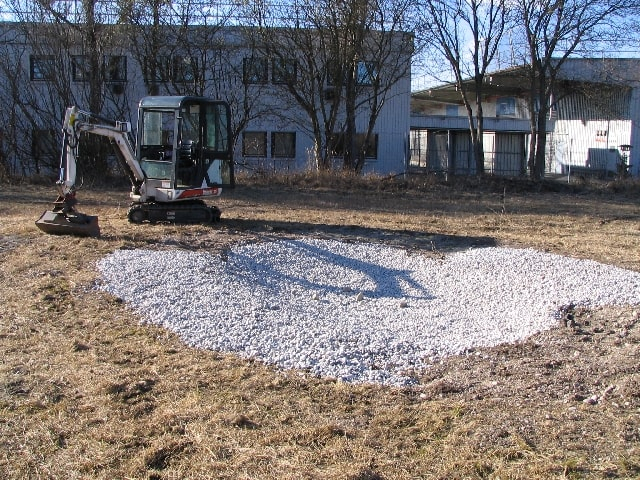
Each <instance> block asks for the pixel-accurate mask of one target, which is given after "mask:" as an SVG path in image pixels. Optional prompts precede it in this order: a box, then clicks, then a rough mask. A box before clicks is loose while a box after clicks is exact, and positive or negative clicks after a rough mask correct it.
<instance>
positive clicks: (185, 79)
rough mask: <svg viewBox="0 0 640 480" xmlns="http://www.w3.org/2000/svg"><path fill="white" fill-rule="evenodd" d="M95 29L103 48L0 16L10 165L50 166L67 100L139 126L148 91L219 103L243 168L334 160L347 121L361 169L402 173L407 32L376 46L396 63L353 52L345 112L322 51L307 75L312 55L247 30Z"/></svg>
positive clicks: (60, 30) (17, 169) (31, 169)
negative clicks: (277, 47) (276, 48)
mask: <svg viewBox="0 0 640 480" xmlns="http://www.w3.org/2000/svg"><path fill="white" fill-rule="evenodd" d="M101 28H102V34H103V37H104V38H108V39H109V41H108V44H101V45H99V46H96V45H93V46H92V45H90V44H88V40H87V37H85V36H83V35H81V34H79V33H77V32H73V31H66V32H65V30H64V27H61V26H59V25H50V24H46V25H38V24H24V23H22V24H21V23H16V22H7V23H3V24H0V54H1V55H2V58H3V60H2V62H0V63H2V65H1V67H0V68H1V70H0V103H1V104H2V109H1V113H0V115H2V116H3V117H4V118H3V119H2V124H3V125H5V127H4V128H2V132H1V138H2V145H1V151H2V155H3V159H4V163H6V164H9V165H12V168H14V173H17V174H25V175H29V174H34V173H43V172H46V171H47V170H49V171H50V170H51V169H52V167H55V165H56V164H57V157H58V156H59V151H60V150H59V141H60V139H59V138H58V137H59V129H60V125H61V124H62V115H63V113H64V110H65V108H66V107H67V106H69V105H78V106H79V107H80V108H82V109H84V110H87V111H90V112H93V113H96V114H99V115H100V116H103V117H106V118H110V119H114V120H125V121H130V122H131V123H132V125H135V123H136V119H135V116H136V110H137V104H138V102H139V99H140V98H142V97H144V96H148V95H198V96H207V97H212V98H216V99H219V100H225V101H227V102H228V103H229V104H230V106H231V110H232V115H233V120H232V128H233V130H234V136H235V148H234V160H235V162H236V165H237V167H238V169H239V170H242V169H246V170H247V171H252V172H255V171H273V170H278V171H282V170H285V171H287V170H289V171H294V170H295V171H298V170H304V169H307V168H316V167H317V162H318V158H317V156H318V152H319V151H320V152H324V154H326V156H327V158H328V159H329V163H330V164H335V165H336V166H337V165H341V163H342V161H343V158H344V150H345V149H346V148H347V147H346V146H345V145H344V140H342V139H343V138H344V136H345V132H347V125H348V123H349V119H350V118H351V119H352V120H353V123H352V125H353V126H354V127H355V131H354V130H353V128H352V129H351V130H350V132H351V133H352V135H351V137H353V138H354V142H353V143H350V145H354V144H355V147H357V148H358V149H360V150H362V151H363V152H364V165H363V167H362V170H361V171H362V172H365V173H367V172H372V173H378V174H387V173H390V172H395V173H401V172H404V171H405V168H406V164H407V151H408V145H407V138H408V131H409V118H410V115H409V103H410V77H411V72H410V62H411V41H410V39H409V40H408V39H407V38H408V37H407V36H406V35H403V34H400V33H396V34H394V35H396V36H395V37H393V35H390V37H389V41H388V42H385V43H384V45H386V46H387V47H386V48H388V49H389V51H390V52H393V53H394V55H396V61H394V62H382V61H381V60H380V57H379V56H378V54H379V50H375V49H369V51H370V53H364V54H362V55H361V57H360V58H359V59H358V61H357V63H356V64H355V68H356V72H355V76H354V78H355V81H354V84H353V88H352V89H351V92H352V96H353V102H352V104H351V105H352V111H353V112H354V115H353V116H352V117H350V116H349V115H348V113H347V111H348V108H349V107H347V104H346V102H345V91H346V89H347V87H346V85H345V80H344V79H338V80H336V79H335V78H332V75H331V71H329V70H331V68H330V67H331V62H330V61H328V60H327V59H328V58H329V57H328V56H324V52H322V53H323V55H320V53H321V52H320V51H319V50H318V51H317V52H315V53H316V55H317V56H318V58H319V59H320V60H319V61H317V62H314V64H313V65H314V67H313V68H316V69H318V70H317V72H315V74H313V75H312V74H311V72H310V70H309V69H310V68H311V67H310V66H309V63H308V60H309V59H308V58H307V57H308V52H304V51H302V52H301V51H296V50H295V49H291V50H290V51H288V52H286V53H284V54H283V52H277V53H275V52H273V51H269V49H268V48H267V47H265V46H264V45H260V44H259V41H260V39H259V38H258V37H257V36H256V35H255V32H256V30H255V29H253V30H252V29H250V28H249V29H248V28H246V27H218V28H210V27H203V26H196V27H191V28H188V29H186V30H185V29H184V28H182V29H180V28H177V27H163V28H161V29H158V30H156V31H154V30H153V29H152V28H151V27H136V28H133V27H130V26H129V27H126V28H125V27H123V26H118V25H110V26H102V27H101ZM107 31H109V34H108V35H107V34H105V32H107ZM284 33H285V31H284V30H283V31H281V32H280V34H283V35H284ZM158 34H159V35H160V37H158ZM305 34H306V35H317V32H315V33H314V32H313V31H306V33H305ZM391 37H393V38H391ZM392 64H393V71H391V68H390V67H389V66H390V65H392ZM325 67H326V69H327V72H321V71H320V69H321V68H325ZM372 112H373V114H374V115H375V117H374V118H375V122H372V121H371V120H372ZM327 119H330V120H331V121H330V122H329V121H328V120H327ZM323 122H324V123H323ZM316 124H319V125H316ZM319 143H322V145H321V146H319V145H318V144H319Z"/></svg>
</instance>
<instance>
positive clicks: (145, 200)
mask: <svg viewBox="0 0 640 480" xmlns="http://www.w3.org/2000/svg"><path fill="white" fill-rule="evenodd" d="M230 121H231V115H230V110H229V106H228V104H227V103H225V102H221V101H215V100H211V99H207V98H203V97H192V96H152V97H144V98H143V99H142V100H140V102H139V105H138V125H137V135H136V137H137V138H136V142H135V146H134V142H133V141H132V137H131V124H130V123H129V122H120V121H111V120H107V119H105V118H102V117H100V116H98V115H95V114H92V113H90V112H85V111H82V110H80V109H79V108H78V107H75V106H73V107H69V108H67V110H66V112H65V117H64V123H63V127H62V134H63V143H62V154H61V158H60V177H59V179H58V181H57V182H56V185H57V188H58V198H57V199H56V201H55V202H54V206H53V209H52V210H47V211H45V212H44V213H43V215H42V216H41V217H40V218H39V219H38V220H37V221H36V225H37V227H38V228H39V229H40V230H42V231H43V232H45V233H50V234H62V235H65V234H67V235H80V236H99V235H100V227H99V225H98V217H96V216H92V215H85V214H83V213H80V212H79V211H77V210H76V203H77V200H76V175H77V166H78V158H81V156H80V157H79V154H78V147H79V146H80V144H81V142H82V141H83V139H84V138H86V134H92V135H98V136H102V137H106V138H108V139H109V141H110V143H111V144H112V145H113V147H114V152H115V156H116V158H117V160H118V163H119V164H120V165H121V167H122V168H123V170H124V171H125V173H126V175H127V177H128V178H129V181H130V182H131V186H132V188H131V193H130V198H131V205H130V207H129V211H128V214H127V216H128V219H129V221H130V222H132V223H144V222H149V223H156V222H172V223H209V222H216V221H219V220H220V210H219V209H218V208H217V207H210V206H208V205H207V204H206V203H205V202H204V198H206V197H217V196H219V195H220V194H221V193H222V188H232V187H233V186H234V183H235V179H234V171H233V160H232V153H231V152H232V145H231V126H230ZM82 134H85V135H82Z"/></svg>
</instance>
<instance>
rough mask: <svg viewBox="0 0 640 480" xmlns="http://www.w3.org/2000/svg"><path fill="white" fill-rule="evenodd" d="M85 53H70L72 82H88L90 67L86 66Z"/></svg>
mask: <svg viewBox="0 0 640 480" xmlns="http://www.w3.org/2000/svg"><path fill="white" fill-rule="evenodd" d="M87 63H88V57H87V56H86V55H71V80H72V81H74V82H88V81H89V78H90V76H91V69H90V68H89V67H88V64H87Z"/></svg>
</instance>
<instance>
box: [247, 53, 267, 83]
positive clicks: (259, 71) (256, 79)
mask: <svg viewBox="0 0 640 480" xmlns="http://www.w3.org/2000/svg"><path fill="white" fill-rule="evenodd" d="M267 69H268V63H267V59H266V58H256V57H248V58H245V59H244V60H243V62H242V78H243V80H244V83H246V84H259V85H264V84H265V83H267V80H268V77H267Z"/></svg>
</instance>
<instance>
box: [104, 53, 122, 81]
mask: <svg viewBox="0 0 640 480" xmlns="http://www.w3.org/2000/svg"><path fill="white" fill-rule="evenodd" d="M102 62H103V63H102V66H103V69H104V81H105V83H126V82H127V56H126V55H105V56H104V57H103V60H102Z"/></svg>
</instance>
